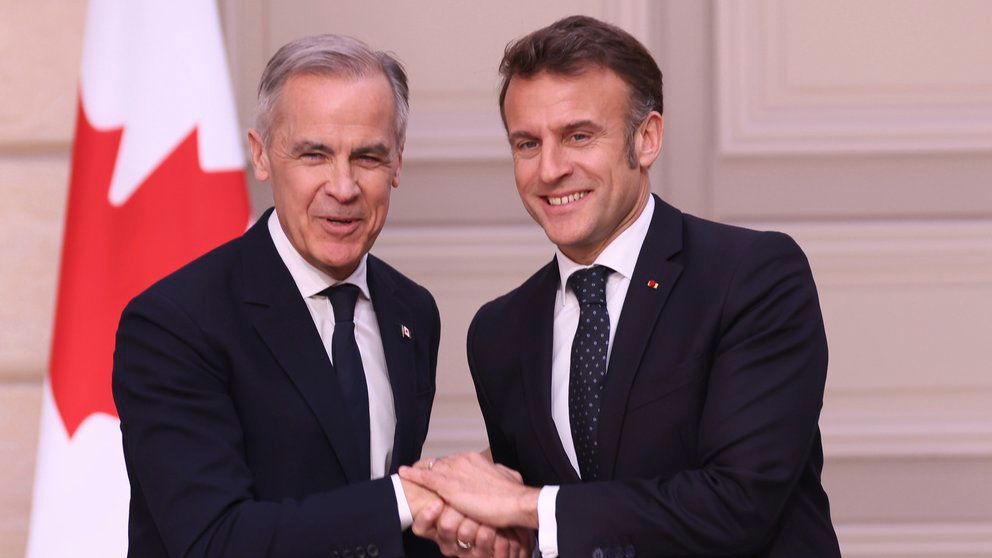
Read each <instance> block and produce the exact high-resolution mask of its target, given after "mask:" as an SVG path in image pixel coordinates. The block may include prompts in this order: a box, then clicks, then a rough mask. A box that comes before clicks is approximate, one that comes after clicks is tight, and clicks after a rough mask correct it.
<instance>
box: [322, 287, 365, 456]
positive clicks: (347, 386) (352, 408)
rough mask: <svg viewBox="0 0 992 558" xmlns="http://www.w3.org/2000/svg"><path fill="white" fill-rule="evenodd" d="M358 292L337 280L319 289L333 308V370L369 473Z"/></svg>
mask: <svg viewBox="0 0 992 558" xmlns="http://www.w3.org/2000/svg"><path fill="white" fill-rule="evenodd" d="M359 292H360V289H359V288H358V287H357V286H355V285H352V284H349V283H341V284H338V285H335V286H333V287H330V288H328V289H324V291H323V293H324V294H325V295H326V296H327V298H329V299H330V300H331V306H332V307H333V308H334V333H333V334H332V335H331V360H333V361H334V371H335V372H336V373H337V377H338V383H339V384H340V385H341V392H342V393H343V394H344V399H345V404H346V405H347V406H348V412H349V413H351V417H352V420H354V422H355V434H356V436H357V438H358V446H359V448H360V450H359V452H360V453H359V459H361V458H362V456H364V459H362V461H363V463H362V466H363V467H364V469H363V470H364V471H365V472H366V473H369V472H370V457H369V445H370V441H369V435H370V427H369V388H368V384H367V383H366V381H365V368H364V367H363V366H362V354H361V353H360V352H359V351H358V342H357V341H356V340H355V303H356V302H357V301H358V293H359Z"/></svg>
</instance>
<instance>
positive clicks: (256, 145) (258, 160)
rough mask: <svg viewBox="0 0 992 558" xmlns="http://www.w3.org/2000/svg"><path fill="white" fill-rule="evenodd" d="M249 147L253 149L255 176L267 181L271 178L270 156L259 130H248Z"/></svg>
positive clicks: (252, 161)
mask: <svg viewBox="0 0 992 558" xmlns="http://www.w3.org/2000/svg"><path fill="white" fill-rule="evenodd" d="M248 148H249V149H250V150H251V166H252V168H254V169H255V178H256V179H257V180H258V181H259V182H265V181H266V180H268V179H269V156H268V154H267V153H266V152H265V143H264V142H262V136H260V135H259V133H258V131H256V130H248Z"/></svg>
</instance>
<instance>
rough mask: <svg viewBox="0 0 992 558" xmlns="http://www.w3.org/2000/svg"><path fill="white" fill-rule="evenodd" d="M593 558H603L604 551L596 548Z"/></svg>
mask: <svg viewBox="0 0 992 558" xmlns="http://www.w3.org/2000/svg"><path fill="white" fill-rule="evenodd" d="M592 558H603V549H602V548H596V549H595V550H593V551H592Z"/></svg>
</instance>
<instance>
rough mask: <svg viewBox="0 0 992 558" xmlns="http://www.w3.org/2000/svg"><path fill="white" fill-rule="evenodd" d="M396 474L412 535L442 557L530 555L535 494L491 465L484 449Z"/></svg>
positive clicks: (422, 463)
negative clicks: (424, 540) (410, 518)
mask: <svg viewBox="0 0 992 558" xmlns="http://www.w3.org/2000/svg"><path fill="white" fill-rule="evenodd" d="M399 475H400V478H401V479H402V480H403V489H404V492H405V493H406V497H407V502H408V503H409V504H410V511H411V512H412V514H413V527H412V529H413V532H414V534H416V535H417V536H419V537H424V538H428V539H432V540H434V541H435V542H436V543H437V544H438V546H439V547H440V548H441V552H442V553H444V555H445V556H468V557H472V558H476V557H483V556H485V557H488V556H500V557H502V556H509V557H517V558H529V557H530V556H531V554H532V552H533V549H534V540H535V533H534V530H536V529H537V500H538V495H539V493H540V489H538V488H533V487H528V486H525V485H524V484H523V479H522V478H521V476H520V473H518V472H516V471H514V470H513V469H510V468H508V467H504V466H503V465H500V464H498V463H493V462H492V459H491V456H490V455H489V451H488V450H486V451H484V452H482V453H476V452H469V453H463V454H458V455H452V456H448V457H443V458H440V459H435V458H431V459H422V460H421V461H418V462H417V463H415V464H414V465H413V467H400V470H399Z"/></svg>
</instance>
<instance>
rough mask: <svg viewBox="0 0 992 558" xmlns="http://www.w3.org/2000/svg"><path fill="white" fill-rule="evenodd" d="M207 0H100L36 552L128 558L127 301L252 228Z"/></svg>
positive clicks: (95, 3)
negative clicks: (121, 358) (114, 383)
mask: <svg viewBox="0 0 992 558" xmlns="http://www.w3.org/2000/svg"><path fill="white" fill-rule="evenodd" d="M238 137H239V130H238V124H237V118H236V115H235V110H234V103H233V97H232V95H231V87H230V83H229V81H228V73H227V61H226V58H225V54H224V44H223V42H222V40H221V34H220V22H219V18H218V14H217V8H216V6H215V5H214V3H213V2H210V1H204V0H170V1H169V2H159V1H153V0H147V1H143V0H142V1H135V0H91V2H90V5H89V12H88V14H87V22H86V39H85V44H84V47H83V59H82V72H81V76H80V85H79V115H78V119H77V123H76V139H75V146H74V148H73V154H72V176H71V180H70V186H69V204H68V213H67V216H66V223H65V238H64V243H63V247H62V267H61V275H60V278H59V291H58V300H57V303H56V316H55V332H54V339H53V346H52V358H51V365H50V370H49V372H50V373H49V378H48V381H47V382H46V383H45V393H44V398H43V408H42V417H41V434H40V438H39V445H38V466H37V470H36V473H35V487H34V504H33V509H32V513H31V528H30V533H29V537H28V551H27V555H28V557H29V558H49V557H64V556H79V557H84V558H85V557H94V558H96V557H99V558H105V557H114V556H124V555H125V554H126V549H127V514H128V500H129V490H128V480H127V474H126V471H125V468H124V458H123V454H122V449H121V436H120V423H119V421H118V419H117V412H116V410H115V408H114V402H113V398H112V396H111V389H110V376H111V368H112V357H113V350H114V333H115V331H116V329H117V321H118V319H119V318H120V314H121V311H122V310H123V309H124V305H125V304H126V303H127V301H128V300H130V299H131V298H132V297H133V296H134V295H136V294H138V293H139V292H141V291H142V290H143V289H145V288H146V287H148V286H149V285H151V284H152V283H153V282H155V281H156V280H157V279H159V278H161V277H163V276H164V275H166V274H168V273H169V272H171V271H173V270H175V269H177V268H179V267H180V266H182V265H183V264H185V263H186V262H188V261H190V260H191V259H193V258H195V257H196V256H198V255H200V254H202V253H204V252H206V251H207V250H208V249H210V248H212V247H214V246H216V245H218V244H220V243H221V242H223V241H225V240H228V239H230V238H233V237H234V236H237V235H238V234H240V233H241V232H243V231H244V230H245V227H246V226H247V224H248V221H249V205H248V197H247V192H246V188H245V177H244V156H243V153H244V152H243V150H242V147H241V143H240V141H239V139H238Z"/></svg>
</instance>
